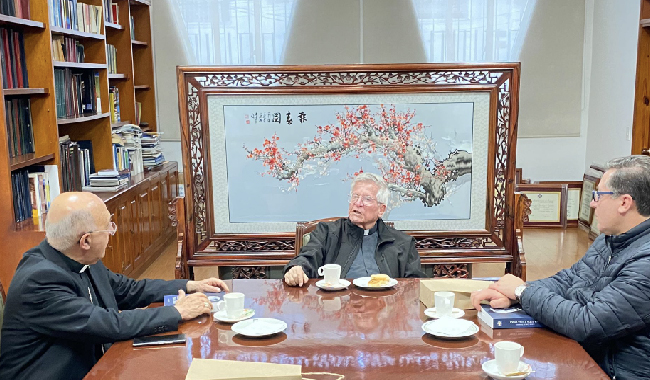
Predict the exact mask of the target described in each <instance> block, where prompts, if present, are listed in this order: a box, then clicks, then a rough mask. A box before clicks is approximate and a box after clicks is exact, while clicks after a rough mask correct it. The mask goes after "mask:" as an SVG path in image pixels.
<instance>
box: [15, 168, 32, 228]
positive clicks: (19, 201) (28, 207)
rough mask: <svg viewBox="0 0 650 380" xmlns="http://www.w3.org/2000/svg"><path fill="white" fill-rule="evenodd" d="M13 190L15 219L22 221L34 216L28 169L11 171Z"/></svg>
mask: <svg viewBox="0 0 650 380" xmlns="http://www.w3.org/2000/svg"><path fill="white" fill-rule="evenodd" d="M11 191H12V200H13V205H14V220H15V221H16V222H22V221H23V220H27V219H28V218H31V217H32V201H31V196H30V193H29V173H28V172H27V169H20V170H15V171H13V172H11Z"/></svg>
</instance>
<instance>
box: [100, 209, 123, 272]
mask: <svg viewBox="0 0 650 380" xmlns="http://www.w3.org/2000/svg"><path fill="white" fill-rule="evenodd" d="M106 207H107V208H108V212H109V213H110V214H111V220H112V221H115V220H116V216H117V215H116V214H117V208H116V206H115V205H114V204H107V205H106ZM116 223H117V222H116ZM119 245H120V240H119V236H118V235H117V234H115V235H113V236H110V235H109V238H108V245H106V251H105V252H104V258H103V259H102V262H103V263H104V265H106V268H108V269H110V270H112V271H113V272H116V273H119V272H120V269H121V268H120V265H119V261H120V259H119V252H120V250H119Z"/></svg>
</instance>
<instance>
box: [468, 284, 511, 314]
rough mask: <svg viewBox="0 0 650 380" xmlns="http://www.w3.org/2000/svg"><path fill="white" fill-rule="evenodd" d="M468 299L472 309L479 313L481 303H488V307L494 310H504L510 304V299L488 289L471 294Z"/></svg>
mask: <svg viewBox="0 0 650 380" xmlns="http://www.w3.org/2000/svg"><path fill="white" fill-rule="evenodd" d="M470 299H471V301H472V305H473V306H474V308H475V309H476V310H479V311H480V310H481V302H482V301H488V302H489V303H490V306H491V307H493V308H495V309H505V308H506V307H510V305H511V304H512V302H511V301H510V298H508V297H506V296H505V295H503V294H501V293H499V292H498V291H496V290H494V289H490V288H487V289H483V290H479V291H476V292H472V296H471V298H470Z"/></svg>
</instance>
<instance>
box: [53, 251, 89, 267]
mask: <svg viewBox="0 0 650 380" xmlns="http://www.w3.org/2000/svg"><path fill="white" fill-rule="evenodd" d="M52 249H54V247H52ZM54 250H55V251H56V252H57V253H58V254H59V255H61V257H63V261H64V262H65V264H66V266H67V267H68V269H70V271H71V272H74V273H83V272H84V271H85V270H86V268H88V265H84V264H81V263H80V262H77V261H74V260H72V259H71V258H69V257H68V256H66V255H65V254H63V252H60V251H58V250H57V249H54Z"/></svg>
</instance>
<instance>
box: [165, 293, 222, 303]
mask: <svg viewBox="0 0 650 380" xmlns="http://www.w3.org/2000/svg"><path fill="white" fill-rule="evenodd" d="M204 294H205V295H206V296H208V299H209V300H210V302H217V301H219V300H220V299H221V297H222V296H223V292H219V293H204ZM177 300H178V294H170V295H167V296H165V297H164V298H163V303H164V305H165V306H172V305H175V304H176V301H177Z"/></svg>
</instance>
